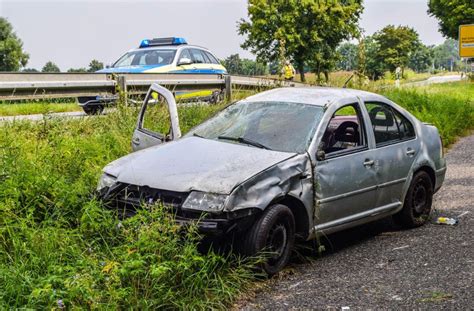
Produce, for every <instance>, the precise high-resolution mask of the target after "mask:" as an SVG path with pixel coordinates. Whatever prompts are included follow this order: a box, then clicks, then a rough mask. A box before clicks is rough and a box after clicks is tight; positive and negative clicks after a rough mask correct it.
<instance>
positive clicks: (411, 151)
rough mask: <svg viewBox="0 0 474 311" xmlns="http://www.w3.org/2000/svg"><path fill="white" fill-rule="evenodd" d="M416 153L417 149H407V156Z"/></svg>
mask: <svg viewBox="0 0 474 311" xmlns="http://www.w3.org/2000/svg"><path fill="white" fill-rule="evenodd" d="M413 155H415V149H411V148H408V149H407V156H413Z"/></svg>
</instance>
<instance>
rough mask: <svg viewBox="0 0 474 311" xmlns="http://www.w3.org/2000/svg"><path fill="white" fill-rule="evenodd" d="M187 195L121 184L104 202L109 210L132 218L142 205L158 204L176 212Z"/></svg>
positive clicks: (186, 193) (185, 193)
mask: <svg viewBox="0 0 474 311" xmlns="http://www.w3.org/2000/svg"><path fill="white" fill-rule="evenodd" d="M188 194H189V193H188V192H176V191H169V190H162V189H153V188H150V187H146V186H143V187H140V186H136V185H128V184H121V185H120V186H119V187H117V188H116V190H115V191H114V193H113V194H112V193H111V194H109V199H108V200H107V199H106V201H107V206H108V207H109V208H111V209H118V210H119V211H120V212H121V213H122V214H124V216H133V215H134V214H135V213H136V210H137V209H139V208H141V207H143V206H144V205H151V204H159V203H161V204H163V205H165V206H167V207H171V208H172V209H173V210H174V211H175V212H178V211H179V210H180V209H181V205H182V204H183V203H184V201H185V200H186V198H187V197H188Z"/></svg>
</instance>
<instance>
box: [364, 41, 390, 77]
mask: <svg viewBox="0 0 474 311" xmlns="http://www.w3.org/2000/svg"><path fill="white" fill-rule="evenodd" d="M363 48H364V50H365V51H364V56H365V64H361V63H360V62H359V64H360V67H362V68H364V73H365V74H366V75H367V76H368V77H369V78H370V79H372V80H376V79H378V78H380V77H381V76H383V73H384V71H385V66H384V64H383V63H381V62H380V61H379V60H378V57H377V55H378V53H379V49H380V46H379V43H378V41H377V40H375V38H374V37H373V36H368V37H366V38H365V39H364V40H363Z"/></svg>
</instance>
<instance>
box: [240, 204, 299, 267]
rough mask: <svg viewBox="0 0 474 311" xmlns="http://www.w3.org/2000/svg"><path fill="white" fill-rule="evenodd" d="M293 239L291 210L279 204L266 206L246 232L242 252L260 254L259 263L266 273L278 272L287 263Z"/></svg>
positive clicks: (293, 222)
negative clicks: (261, 256)
mask: <svg viewBox="0 0 474 311" xmlns="http://www.w3.org/2000/svg"><path fill="white" fill-rule="evenodd" d="M294 241H295V219H294V217H293V213H292V212H291V210H290V209H289V208H288V207H287V206H285V205H281V204H275V205H272V206H270V207H268V208H267V209H266V210H265V211H264V213H263V214H262V216H261V217H260V218H259V219H258V220H257V222H256V223H254V225H253V226H252V228H251V229H250V231H249V232H248V233H247V234H246V237H245V241H244V245H243V246H244V252H245V253H246V254H247V255H250V256H253V255H258V254H261V255H263V256H265V260H264V261H263V263H262V264H261V265H260V267H261V268H262V270H263V271H265V272H266V273H267V274H268V275H270V276H271V275H273V274H275V273H277V272H279V271H280V270H281V269H283V268H284V267H285V265H286V264H287V263H288V260H289V258H290V255H291V251H292V249H293V244H294Z"/></svg>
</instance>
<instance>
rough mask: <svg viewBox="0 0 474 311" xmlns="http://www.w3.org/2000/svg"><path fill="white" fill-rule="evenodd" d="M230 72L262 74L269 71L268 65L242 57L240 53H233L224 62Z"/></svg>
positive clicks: (252, 74) (251, 74) (247, 74)
mask: <svg viewBox="0 0 474 311" xmlns="http://www.w3.org/2000/svg"><path fill="white" fill-rule="evenodd" d="M222 65H223V66H224V67H225V68H226V69H227V72H229V73H230V74H239V75H246V76H255V75H257V76H261V75H265V74H267V73H268V70H267V66H266V65H264V64H262V63H259V62H256V61H254V60H251V59H246V58H240V56H239V54H232V55H230V56H229V57H227V58H226V59H224V61H223V62H222Z"/></svg>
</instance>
